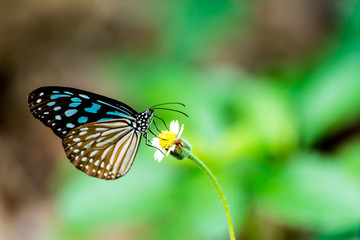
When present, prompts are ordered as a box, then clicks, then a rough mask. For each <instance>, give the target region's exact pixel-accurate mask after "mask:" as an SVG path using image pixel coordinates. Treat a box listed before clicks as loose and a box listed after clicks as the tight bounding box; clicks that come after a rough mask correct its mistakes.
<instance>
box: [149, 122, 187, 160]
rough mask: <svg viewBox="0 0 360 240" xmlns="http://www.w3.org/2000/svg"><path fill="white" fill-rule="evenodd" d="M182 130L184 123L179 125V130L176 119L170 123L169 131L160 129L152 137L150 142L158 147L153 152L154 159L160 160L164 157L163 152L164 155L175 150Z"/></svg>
mask: <svg viewBox="0 0 360 240" xmlns="http://www.w3.org/2000/svg"><path fill="white" fill-rule="evenodd" d="M183 130H184V124H183V125H182V126H181V129H180V131H179V122H178V120H176V121H175V120H173V121H171V123H170V130H169V131H161V133H160V134H159V135H158V136H157V137H156V138H153V140H152V141H151V144H152V145H153V146H154V147H156V148H157V149H158V150H156V152H155V154H154V158H155V160H156V161H158V162H161V160H162V159H163V158H164V154H163V152H166V156H168V155H169V153H170V152H172V151H174V150H175V148H176V143H177V142H178V140H179V139H180V136H181V134H182V132H183ZM160 150H162V151H160Z"/></svg>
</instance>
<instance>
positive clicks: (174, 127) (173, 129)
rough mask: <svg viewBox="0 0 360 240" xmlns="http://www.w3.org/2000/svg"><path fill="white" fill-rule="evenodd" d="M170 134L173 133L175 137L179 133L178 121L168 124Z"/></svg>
mask: <svg viewBox="0 0 360 240" xmlns="http://www.w3.org/2000/svg"><path fill="white" fill-rule="evenodd" d="M170 132H173V133H175V135H178V133H179V122H178V120H176V121H174V120H172V121H171V122H170Z"/></svg>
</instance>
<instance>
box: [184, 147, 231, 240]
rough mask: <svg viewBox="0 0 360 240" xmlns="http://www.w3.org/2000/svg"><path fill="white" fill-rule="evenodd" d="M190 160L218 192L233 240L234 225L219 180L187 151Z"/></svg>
mask: <svg viewBox="0 0 360 240" xmlns="http://www.w3.org/2000/svg"><path fill="white" fill-rule="evenodd" d="M187 157H188V158H189V159H190V160H191V161H193V162H194V163H196V165H198V166H199V167H200V168H201V169H202V170H203V171H204V172H205V173H206V174H207V175H208V177H209V178H210V180H211V181H212V183H213V184H214V186H215V188H216V190H217V192H218V193H219V196H220V198H221V201H222V203H223V205H224V208H225V212H226V218H227V221H228V226H229V231H230V239H231V240H235V234H234V227H233V224H232V221H231V216H230V210H229V206H228V204H227V202H226V199H225V195H224V193H223V191H222V189H221V187H220V184H219V182H218V181H217V180H216V178H215V176H214V174H213V173H212V172H211V171H210V169H209V168H208V167H207V166H206V165H205V164H204V163H203V162H202V161H201V160H200V159H198V158H197V157H196V156H195V155H194V154H192V153H191V152H189V155H188V156H187Z"/></svg>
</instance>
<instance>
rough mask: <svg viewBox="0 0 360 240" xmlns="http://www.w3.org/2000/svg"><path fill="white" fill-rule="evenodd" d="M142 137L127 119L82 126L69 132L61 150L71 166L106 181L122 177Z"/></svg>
mask: <svg viewBox="0 0 360 240" xmlns="http://www.w3.org/2000/svg"><path fill="white" fill-rule="evenodd" d="M140 139H141V133H140V132H138V131H136V130H135V129H133V128H132V127H131V121H130V120H129V119H125V118H122V119H116V120H110V121H102V122H92V123H87V124H83V125H81V126H79V127H76V128H74V129H72V130H70V131H69V133H68V134H67V135H66V136H65V137H64V139H63V147H64V149H65V152H66V155H67V157H68V158H69V160H70V161H71V162H72V164H73V165H74V166H75V167H76V168H78V169H80V170H81V171H83V172H85V173H86V174H88V175H90V176H93V177H97V178H101V179H107V180H114V179H116V178H119V177H121V176H123V175H125V174H126V173H127V172H128V171H129V169H130V167H131V165H132V163H133V161H134V158H135V155H136V152H137V150H138V147H139V143H140Z"/></svg>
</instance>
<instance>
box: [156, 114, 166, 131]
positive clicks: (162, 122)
mask: <svg viewBox="0 0 360 240" xmlns="http://www.w3.org/2000/svg"><path fill="white" fill-rule="evenodd" d="M153 117H156V118H157V119H160V120H161V121H162V123H163V124H164V126H165V128H166V129H167V130H168V131H169V128H168V126H167V125H166V123H165V121H164V119H162V118H161V117H158V116H155V115H153Z"/></svg>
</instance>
